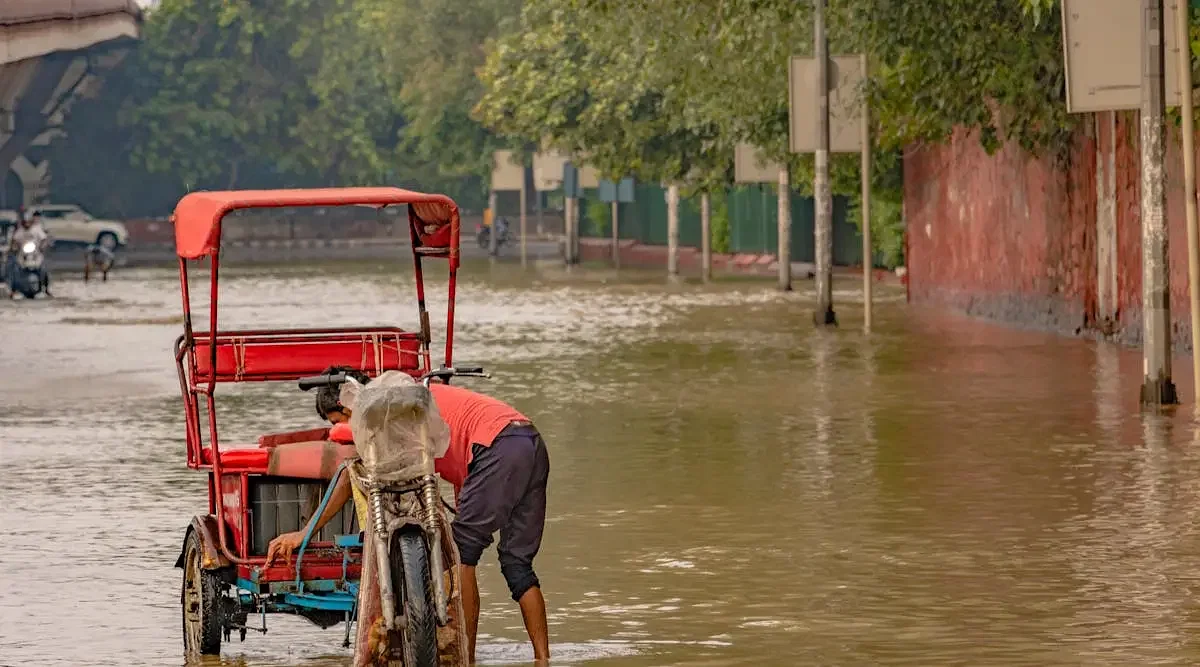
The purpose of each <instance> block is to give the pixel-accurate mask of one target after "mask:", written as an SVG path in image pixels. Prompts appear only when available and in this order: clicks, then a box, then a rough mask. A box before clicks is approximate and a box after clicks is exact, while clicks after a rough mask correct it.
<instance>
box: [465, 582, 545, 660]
mask: <svg viewBox="0 0 1200 667" xmlns="http://www.w3.org/2000/svg"><path fill="white" fill-rule="evenodd" d="M476 595H478V591H476ZM476 599H477V600H478V598H476ZM518 604H520V605H521V617H522V618H523V619H524V620H525V632H528V633H529V641H530V643H532V644H533V659H534V662H536V663H537V664H539V665H546V664H549V662H550V630H549V627H548V625H547V623H546V599H545V598H543V597H542V589H541V588H539V587H537V586H534V587H533V588H531V589H529V590H527V591H525V594H524V595H522V596H521V600H520V601H519V602H518Z"/></svg>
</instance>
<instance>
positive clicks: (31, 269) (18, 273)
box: [8, 241, 50, 299]
mask: <svg viewBox="0 0 1200 667" xmlns="http://www.w3.org/2000/svg"><path fill="white" fill-rule="evenodd" d="M14 253H15V255H14V257H13V261H12V266H11V268H10V271H11V273H10V275H9V283H8V284H9V288H10V289H11V291H12V293H13V295H14V296H15V295H16V294H17V293H18V292H19V293H21V294H23V295H24V296H25V298H26V299H33V298H35V297H37V295H38V294H40V293H43V292H45V293H46V295H47V296H49V294H50V274H49V273H48V272H47V271H46V266H45V265H46V255H45V253H43V252H42V248H41V246H39V245H38V243H37V242H36V241H26V242H25V243H23V244H21V247H19V248H17V249H16V250H15V251H14Z"/></svg>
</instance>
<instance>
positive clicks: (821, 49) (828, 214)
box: [780, 0, 837, 326]
mask: <svg viewBox="0 0 1200 667" xmlns="http://www.w3.org/2000/svg"><path fill="white" fill-rule="evenodd" d="M815 3H816V7H815V8H814V12H813V33H814V35H813V38H814V41H815V44H814V45H813V52H814V56H815V57H816V60H817V150H816V156H815V160H814V162H815V167H816V169H815V170H814V174H813V199H814V200H815V204H816V211H815V213H816V215H815V216H814V217H815V220H814V225H813V243H814V245H815V246H816V252H815V254H816V258H815V259H816V260H817V261H816V264H817V266H816V273H817V276H816V292H817V307H816V310H815V311H814V312H813V323H814V324H816V325H817V326H826V325H831V324H832V325H836V324H837V316H836V315H835V314H834V312H833V194H832V193H831V192H830V186H829V41H828V40H827V39H826V35H825V0H815ZM780 178H781V180H782V178H783V177H782V176H781V177H780Z"/></svg>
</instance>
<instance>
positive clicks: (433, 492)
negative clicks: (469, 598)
mask: <svg viewBox="0 0 1200 667" xmlns="http://www.w3.org/2000/svg"><path fill="white" fill-rule="evenodd" d="M421 486H422V489H421V496H422V498H421V501H422V502H421V505H422V507H421V523H422V524H423V525H424V528H425V535H426V537H428V539H429V578H430V579H431V580H432V581H431V583H432V584H433V600H434V605H435V608H436V609H437V619H438V623H439V624H440V625H443V626H444V625H446V624H447V623H449V622H450V612H449V606H450V605H449V596H448V595H447V594H446V584H445V579H444V577H443V575H444V573H445V564H444V562H443V561H442V513H441V509H442V495H441V493H440V492H439V491H438V483H437V477H435V476H434V475H426V476H425V478H424V479H422V480H421Z"/></svg>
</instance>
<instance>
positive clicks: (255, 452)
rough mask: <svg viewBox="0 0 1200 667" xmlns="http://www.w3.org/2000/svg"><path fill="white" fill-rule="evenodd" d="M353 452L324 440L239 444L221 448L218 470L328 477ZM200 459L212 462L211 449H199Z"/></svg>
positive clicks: (305, 477) (208, 463)
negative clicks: (277, 443) (271, 445)
mask: <svg viewBox="0 0 1200 667" xmlns="http://www.w3.org/2000/svg"><path fill="white" fill-rule="evenodd" d="M355 455H356V450H355V449H354V445H341V444H337V443H334V442H329V441H327V440H314V441H310V442H289V443H285V444H280V445H276V446H274V447H238V448H233V449H222V450H221V469H222V471H226V472H249V473H254V474H260V475H272V476H276V477H294V478H297V479H330V478H332V477H333V473H334V472H336V471H337V467H338V466H339V465H340V464H341V463H342V461H344V460H346V459H347V458H350V457H353V456H355ZM200 459H201V462H202V463H203V464H205V465H212V450H211V449H209V448H205V449H203V450H201V455H200Z"/></svg>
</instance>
